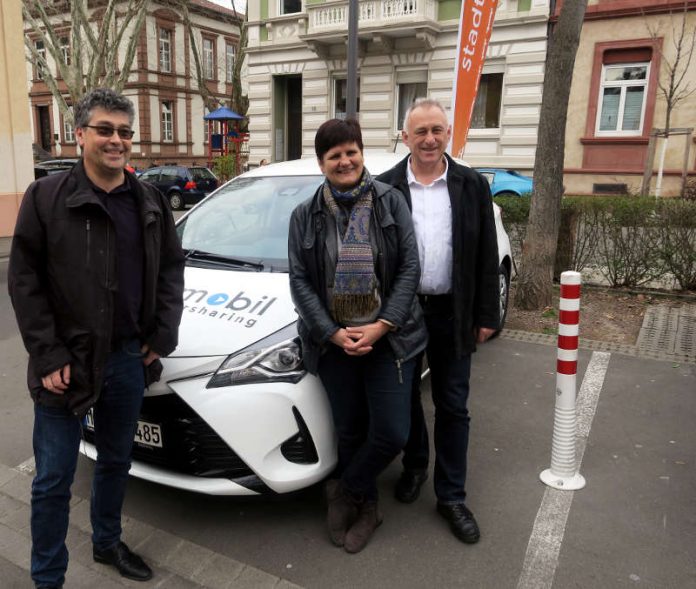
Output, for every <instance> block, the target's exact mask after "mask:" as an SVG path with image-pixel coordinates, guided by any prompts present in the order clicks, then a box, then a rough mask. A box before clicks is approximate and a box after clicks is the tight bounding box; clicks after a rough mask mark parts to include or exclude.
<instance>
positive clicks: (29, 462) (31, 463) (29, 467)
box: [15, 456, 36, 475]
mask: <svg viewBox="0 0 696 589" xmlns="http://www.w3.org/2000/svg"><path fill="white" fill-rule="evenodd" d="M15 470H18V471H19V472H21V473H24V474H28V475H33V474H34V472H35V471H36V460H34V457H33V456H30V457H29V458H27V459H26V460H25V461H24V462H22V463H21V464H18V465H17V466H15Z"/></svg>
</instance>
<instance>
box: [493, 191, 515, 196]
mask: <svg viewBox="0 0 696 589" xmlns="http://www.w3.org/2000/svg"><path fill="white" fill-rule="evenodd" d="M494 196H519V194H517V193H516V192H510V191H509V190H503V191H501V192H497V193H496V194H495V195H494Z"/></svg>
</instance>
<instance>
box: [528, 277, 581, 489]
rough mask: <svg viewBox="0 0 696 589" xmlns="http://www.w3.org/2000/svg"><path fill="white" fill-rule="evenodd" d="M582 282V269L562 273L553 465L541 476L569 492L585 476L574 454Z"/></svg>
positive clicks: (552, 452)
mask: <svg viewBox="0 0 696 589" xmlns="http://www.w3.org/2000/svg"><path fill="white" fill-rule="evenodd" d="M580 283H581V276H580V272H570V271H569V272H563V274H561V300H560V303H559V307H558V308H559V314H558V353H557V359H556V410H555V414H554V421H553V441H552V443H551V468H549V469H547V470H545V471H543V472H542V473H541V474H540V475H539V478H540V479H541V480H542V481H543V482H544V483H546V484H547V485H549V486H550V487H553V488H555V489H561V490H568V491H576V490H578V489H582V488H583V487H584V486H585V479H584V477H583V476H582V475H581V474H580V473H579V472H577V467H576V455H575V434H576V415H575V396H576V390H577V389H576V378H577V372H578V337H579V323H580Z"/></svg>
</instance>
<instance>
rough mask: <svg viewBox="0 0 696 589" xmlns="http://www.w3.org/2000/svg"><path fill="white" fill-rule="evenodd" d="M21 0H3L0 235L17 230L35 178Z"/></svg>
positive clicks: (0, 14)
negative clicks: (22, 205) (26, 193)
mask: <svg viewBox="0 0 696 589" xmlns="http://www.w3.org/2000/svg"><path fill="white" fill-rule="evenodd" d="M23 30H24V25H23V22H22V8H21V0H2V2H0V179H2V183H0V237H7V236H10V235H12V233H13V232H14V226H15V221H16V220H17V211H18V210H19V203H20V201H21V199H22V194H24V191H25V190H26V188H27V186H29V183H30V182H31V181H32V180H33V178H34V164H33V162H34V158H33V155H32V150H31V143H32V137H31V125H30V120H29V98H28V96H27V82H26V78H27V70H26V64H25V57H24V39H23V34H22V31H23Z"/></svg>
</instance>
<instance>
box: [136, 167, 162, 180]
mask: <svg viewBox="0 0 696 589" xmlns="http://www.w3.org/2000/svg"><path fill="white" fill-rule="evenodd" d="M159 173H160V171H159V170H148V171H147V172H143V173H142V174H140V179H141V180H147V181H148V182H156V181H157V177H158V176H159Z"/></svg>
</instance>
